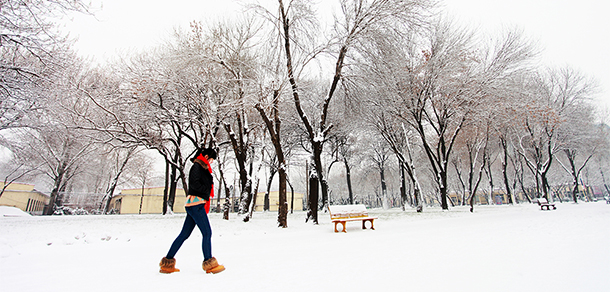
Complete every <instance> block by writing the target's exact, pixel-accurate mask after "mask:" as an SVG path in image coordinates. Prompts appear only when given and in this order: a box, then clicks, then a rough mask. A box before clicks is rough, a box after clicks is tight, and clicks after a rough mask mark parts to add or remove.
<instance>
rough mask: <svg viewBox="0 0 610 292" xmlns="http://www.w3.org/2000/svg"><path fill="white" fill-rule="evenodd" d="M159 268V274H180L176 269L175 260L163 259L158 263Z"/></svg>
mask: <svg viewBox="0 0 610 292" xmlns="http://www.w3.org/2000/svg"><path fill="white" fill-rule="evenodd" d="M159 267H161V269H160V270H159V273H164V274H171V273H173V272H180V270H179V269H176V259H168V258H166V257H163V258H162V259H161V262H160V263H159Z"/></svg>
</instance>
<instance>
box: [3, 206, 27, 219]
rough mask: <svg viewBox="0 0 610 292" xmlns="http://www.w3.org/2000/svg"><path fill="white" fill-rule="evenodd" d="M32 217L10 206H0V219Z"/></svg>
mask: <svg viewBox="0 0 610 292" xmlns="http://www.w3.org/2000/svg"><path fill="white" fill-rule="evenodd" d="M29 216H32V215H30V214H28V213H26V212H23V211H21V209H18V208H15V207H8V206H0V218H2V217H29Z"/></svg>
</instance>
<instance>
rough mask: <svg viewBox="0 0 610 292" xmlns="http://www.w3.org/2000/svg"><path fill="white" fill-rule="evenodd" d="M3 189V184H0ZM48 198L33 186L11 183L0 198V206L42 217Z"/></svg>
mask: <svg viewBox="0 0 610 292" xmlns="http://www.w3.org/2000/svg"><path fill="white" fill-rule="evenodd" d="M0 187H1V188H4V183H3V182H0ZM49 200H50V197H49V196H48V195H45V194H43V193H41V192H39V191H37V190H35V189H34V185H30V184H22V183H11V184H9V185H8V187H7V188H6V189H5V190H4V193H3V194H2V197H0V206H10V207H16V208H18V209H21V210H22V211H24V212H28V213H30V214H33V215H42V211H43V209H44V206H45V205H47V204H49Z"/></svg>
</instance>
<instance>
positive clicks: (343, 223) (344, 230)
mask: <svg viewBox="0 0 610 292" xmlns="http://www.w3.org/2000/svg"><path fill="white" fill-rule="evenodd" d="M339 223H341V225H343V232H344V233H347V231H346V229H345V222H342V221H338V222H335V233H336V232H339V230H337V224H339Z"/></svg>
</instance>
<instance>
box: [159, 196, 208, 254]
mask: <svg viewBox="0 0 610 292" xmlns="http://www.w3.org/2000/svg"><path fill="white" fill-rule="evenodd" d="M204 206H205V204H201V205H197V206H192V207H186V208H185V209H186V219H185V220H184V225H183V226H182V231H180V234H179V235H178V237H177V238H176V239H175V240H174V243H172V247H170V249H169V251H168V252H167V256H166V258H168V259H173V258H174V256H175V255H176V253H177V252H178V250H179V249H180V247H181V246H182V244H183V243H184V241H185V240H186V239H187V238H189V236H190V235H191V233H192V232H193V229H195V226H197V227H199V230H201V234H202V235H203V241H202V243H201V248H202V250H203V260H207V259H210V258H212V227H211V226H210V220H208V214H207V213H206V212H205V207H204Z"/></svg>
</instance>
